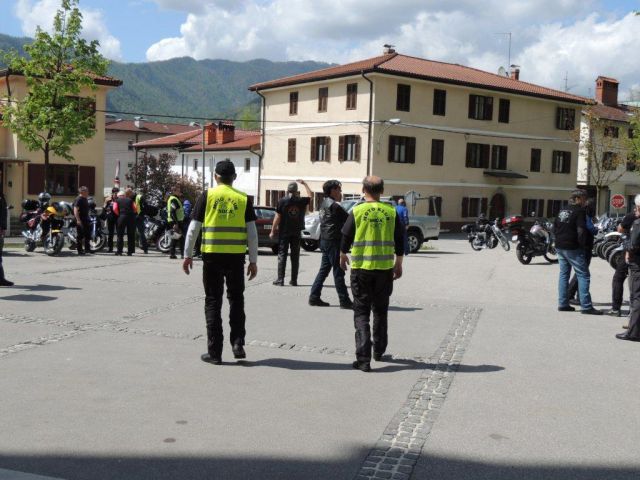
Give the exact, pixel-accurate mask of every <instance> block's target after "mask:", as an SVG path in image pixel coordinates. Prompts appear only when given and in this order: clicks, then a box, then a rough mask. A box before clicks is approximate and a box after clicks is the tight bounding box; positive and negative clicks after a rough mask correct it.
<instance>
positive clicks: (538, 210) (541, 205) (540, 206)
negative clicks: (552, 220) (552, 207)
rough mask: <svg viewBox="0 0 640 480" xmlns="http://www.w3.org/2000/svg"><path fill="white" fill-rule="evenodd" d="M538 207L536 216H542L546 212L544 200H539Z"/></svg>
mask: <svg viewBox="0 0 640 480" xmlns="http://www.w3.org/2000/svg"><path fill="white" fill-rule="evenodd" d="M536 207H537V208H536V214H539V215H542V212H544V200H543V199H539V200H538V205H537V206H536Z"/></svg>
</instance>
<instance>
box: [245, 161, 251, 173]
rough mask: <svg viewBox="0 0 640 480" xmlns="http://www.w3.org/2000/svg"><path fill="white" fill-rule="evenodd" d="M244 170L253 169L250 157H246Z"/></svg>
mask: <svg viewBox="0 0 640 480" xmlns="http://www.w3.org/2000/svg"><path fill="white" fill-rule="evenodd" d="M244 171H245V172H250V171H251V159H250V158H245V159H244Z"/></svg>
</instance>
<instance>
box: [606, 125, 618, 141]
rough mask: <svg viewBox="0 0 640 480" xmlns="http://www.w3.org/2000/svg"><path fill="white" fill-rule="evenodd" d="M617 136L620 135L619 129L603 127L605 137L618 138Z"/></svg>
mask: <svg viewBox="0 0 640 480" xmlns="http://www.w3.org/2000/svg"><path fill="white" fill-rule="evenodd" d="M618 135H620V129H619V128H618V127H614V126H612V125H609V126H606V127H604V136H605V137H611V138H618Z"/></svg>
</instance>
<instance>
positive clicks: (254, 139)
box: [184, 132, 261, 152]
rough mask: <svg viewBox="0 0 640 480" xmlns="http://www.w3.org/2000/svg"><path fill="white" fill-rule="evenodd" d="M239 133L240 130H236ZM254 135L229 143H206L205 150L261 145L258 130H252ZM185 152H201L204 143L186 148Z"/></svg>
mask: <svg viewBox="0 0 640 480" xmlns="http://www.w3.org/2000/svg"><path fill="white" fill-rule="evenodd" d="M236 133H238V132H236ZM251 133H253V135H248V136H245V137H242V138H236V139H235V140H234V141H233V142H227V143H213V144H211V145H205V146H204V150H205V151H206V152H215V151H227V150H253V149H254V147H260V139H261V135H260V134H259V133H258V134H257V135H256V132H251ZM184 151H185V152H201V151H202V145H199V144H196V145H193V146H192V147H189V148H185V149H184Z"/></svg>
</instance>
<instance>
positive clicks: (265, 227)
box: [253, 207, 278, 254]
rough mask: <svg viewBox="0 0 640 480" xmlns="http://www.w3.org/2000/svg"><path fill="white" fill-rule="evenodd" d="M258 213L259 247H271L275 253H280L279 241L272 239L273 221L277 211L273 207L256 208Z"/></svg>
mask: <svg viewBox="0 0 640 480" xmlns="http://www.w3.org/2000/svg"><path fill="white" fill-rule="evenodd" d="M253 209H254V210H255V212H256V217H258V219H257V220H256V229H257V230H258V246H259V247H269V248H270V249H271V251H272V252H273V253H276V254H277V253H278V239H277V238H273V239H272V238H270V237H269V234H270V233H271V229H272V228H273V219H274V218H275V217H276V209H275V208H273V207H254V208H253Z"/></svg>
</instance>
